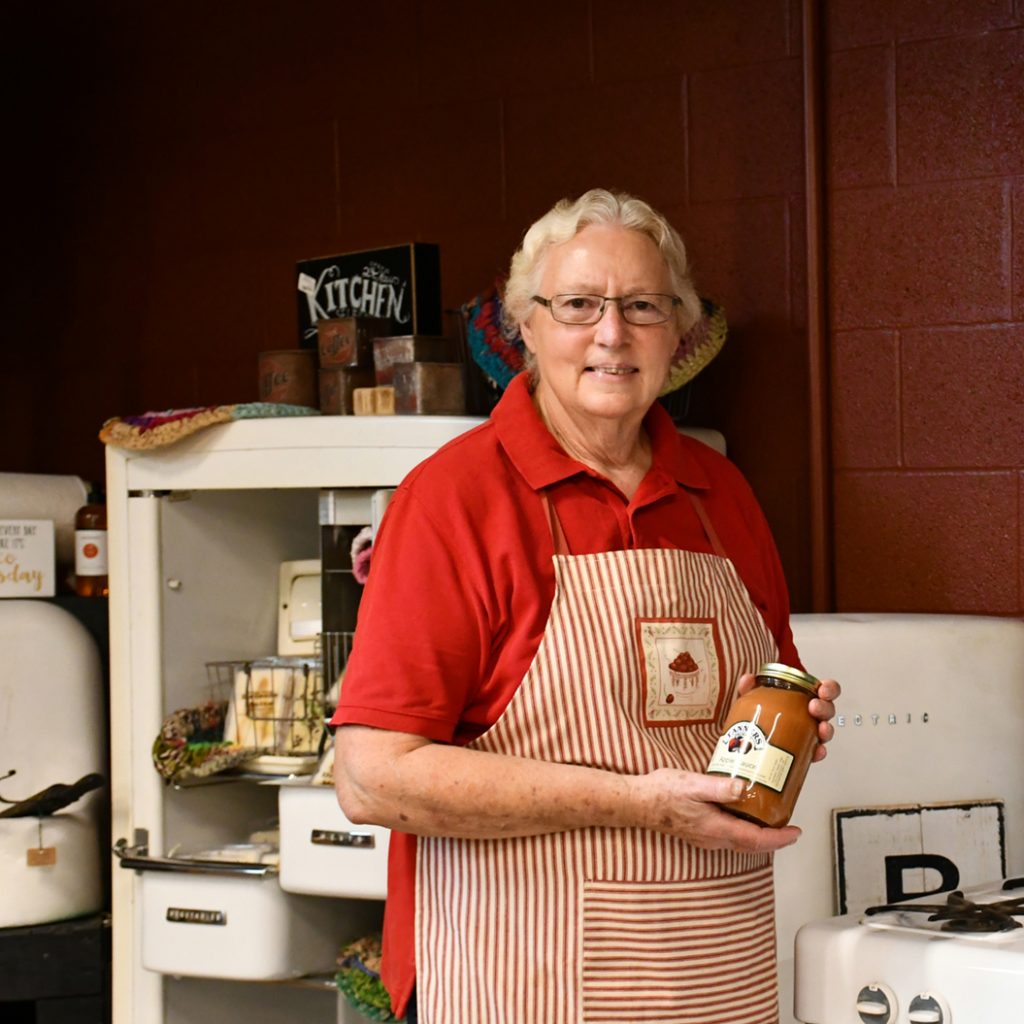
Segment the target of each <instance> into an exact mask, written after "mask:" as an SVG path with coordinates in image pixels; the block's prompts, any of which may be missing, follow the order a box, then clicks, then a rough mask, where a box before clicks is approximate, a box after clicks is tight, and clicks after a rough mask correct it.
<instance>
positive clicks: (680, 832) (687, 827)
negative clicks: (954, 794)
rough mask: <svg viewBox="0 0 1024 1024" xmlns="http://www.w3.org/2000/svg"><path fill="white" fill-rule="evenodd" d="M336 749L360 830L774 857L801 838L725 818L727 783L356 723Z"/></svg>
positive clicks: (347, 807) (732, 788)
mask: <svg viewBox="0 0 1024 1024" xmlns="http://www.w3.org/2000/svg"><path fill="white" fill-rule="evenodd" d="M335 744H336V750H335V769H334V772H335V784H336V788H337V792H338V800H339V802H340V803H341V807H342V809H343V810H344V812H345V814H346V816H347V817H348V818H349V819H350V820H351V821H353V822H355V823H356V824H361V823H366V822H372V823H375V824H380V825H384V826H387V827H389V828H393V829H397V830H399V831H402V832H411V833H415V834H417V835H434V836H456V837H459V838H465V839H492V838H501V837H505V836H525V835H540V834H543V833H548V832H561V831H566V830H568V829H575V828H586V827H588V826H595V825H596V826H608V827H613V828H629V827H640V828H647V829H653V830H655V831H659V832H665V833H668V834H670V835H675V836H679V837H681V838H683V839H685V840H687V842H690V843H692V844H693V845H695V846H701V847H705V848H708V849H731V850H742V851H749V852H767V851H769V850H777V849H780V848H782V847H784V846H789V845H790V844H791V843H793V842H795V841H796V839H797V838H798V837H799V835H800V830H799V829H797V828H792V827H787V828H781V829H769V828H761V827H760V826H758V825H754V824H752V823H751V822H748V821H743V820H741V819H739V818H736V817H734V816H733V815H731V814H727V813H725V812H724V811H723V810H722V809H721V808H720V807H718V806H717V804H720V803H727V802H729V801H730V800H733V799H735V798H736V797H737V796H738V795H739V790H740V789H741V787H742V783H741V782H739V781H738V780H733V779H726V778H716V777H712V776H709V775H702V774H699V773H694V772H685V771H680V770H676V769H670V768H661V769H658V770H657V771H654V772H650V773H649V774H646V775H621V774H619V773H617V772H609V771H604V770H602V769H598V768H586V767H582V766H579V765H566V764H554V763H550V762H547V761H537V760H531V759H528V758H519V757H510V756H506V755H503V754H493V753H489V752H485V751H479V750H472V749H468V748H465V747H457V746H450V745H448V744H442V743H434V742H432V741H431V740H427V739H424V738H423V737H420V736H414V735H410V734H408V733H400V732H390V731H388V730H383V729H374V728H371V727H369V726H358V725H346V726H342V727H340V728H339V729H338V730H337V733H336V736H335Z"/></svg>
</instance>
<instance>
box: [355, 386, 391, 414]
mask: <svg viewBox="0 0 1024 1024" xmlns="http://www.w3.org/2000/svg"><path fill="white" fill-rule="evenodd" d="M352 406H353V411H354V412H355V414H356V415H357V416H393V415H394V414H395V389H394V388H393V387H391V386H390V385H386V384H385V385H380V384H379V385H376V386H375V387H372V388H356V389H355V390H354V391H353V392H352Z"/></svg>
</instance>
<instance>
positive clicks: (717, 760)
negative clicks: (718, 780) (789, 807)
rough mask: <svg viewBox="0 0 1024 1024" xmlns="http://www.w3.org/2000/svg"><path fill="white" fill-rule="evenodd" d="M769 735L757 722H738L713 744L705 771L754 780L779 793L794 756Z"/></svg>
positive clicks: (752, 781)
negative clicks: (771, 741) (712, 752)
mask: <svg viewBox="0 0 1024 1024" xmlns="http://www.w3.org/2000/svg"><path fill="white" fill-rule="evenodd" d="M769 739H770V737H769V736H765V734H764V733H763V732H762V731H761V729H760V727H759V726H758V724H757V723H756V722H737V723H736V724H735V725H733V726H731V727H730V728H729V729H728V730H727V731H726V733H725V735H724V736H722V737H721V738H720V739H719V741H718V743H717V744H716V745H715V752H714V754H712V756H711V762H710V764H708V771H709V772H714V773H716V774H721V775H730V776H732V777H733V778H734V779H746V780H747V781H748V782H750V783H751V784H753V783H755V782H756V783H759V784H760V785H762V786H767V788H768V789H773V790H775V792H776V793H781V792H782V787H783V786H785V784H786V779H787V778H789V772H790V770H791V769H792V767H793V760H794V758H793V755H792V754H791V753H789V751H787V750H783V749H782V748H781V747H776V746H773V745H772V744H771V743H769V742H768V740H769Z"/></svg>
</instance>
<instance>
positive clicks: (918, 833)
mask: <svg viewBox="0 0 1024 1024" xmlns="http://www.w3.org/2000/svg"><path fill="white" fill-rule="evenodd" d="M832 820H833V828H834V840H835V854H836V882H837V885H836V896H837V901H838V913H840V914H852V913H859V912H860V911H862V910H864V909H865V908H866V907H870V906H878V905H880V904H884V903H899V902H902V901H903V900H907V899H913V898H915V897H920V896H929V895H931V894H932V893H937V892H948V891H949V890H951V889H958V888H963V887H964V886H972V885H980V884H983V883H985V882H991V881H992V880H993V879H996V878H1002V877H1004V876H1005V874H1006V828H1005V822H1004V808H1003V802H1002V801H1001V800H970V801H957V802H955V803H943V804H909V805H900V806H892V807H850V808H844V809H841V810H836V811H834V812H833V816H832Z"/></svg>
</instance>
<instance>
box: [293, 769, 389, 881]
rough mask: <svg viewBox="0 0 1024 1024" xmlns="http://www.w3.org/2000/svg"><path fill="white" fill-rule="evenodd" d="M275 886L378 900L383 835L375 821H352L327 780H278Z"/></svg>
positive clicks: (383, 870) (384, 857)
mask: <svg viewBox="0 0 1024 1024" xmlns="http://www.w3.org/2000/svg"><path fill="white" fill-rule="evenodd" d="M278 814H279V817H280V823H281V865H280V870H281V888H282V889H285V890H286V891H288V892H294V893H311V894H315V895H323V896H344V897H350V898H355V899H364V900H382V899H384V898H385V896H386V895H387V877H388V840H389V838H390V835H391V832H390V830H389V829H386V828H382V827H381V826H379V825H353V824H352V822H350V821H349V820H348V818H346V817H345V815H344V814H343V813H342V811H341V808H340V807H339V806H338V798H337V797H336V796H335V793H334V789H333V787H331V786H308V785H306V786H282V787H281V788H280V790H279V791H278Z"/></svg>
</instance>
